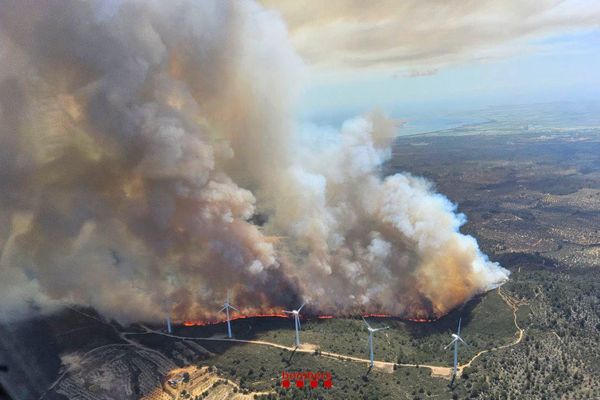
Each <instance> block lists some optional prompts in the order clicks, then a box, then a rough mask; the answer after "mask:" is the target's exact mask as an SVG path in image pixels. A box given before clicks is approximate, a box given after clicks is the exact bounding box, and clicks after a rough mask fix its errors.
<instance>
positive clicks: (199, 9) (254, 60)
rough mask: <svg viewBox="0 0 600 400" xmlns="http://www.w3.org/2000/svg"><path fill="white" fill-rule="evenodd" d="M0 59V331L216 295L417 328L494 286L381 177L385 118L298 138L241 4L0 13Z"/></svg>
mask: <svg viewBox="0 0 600 400" xmlns="http://www.w3.org/2000/svg"><path fill="white" fill-rule="evenodd" d="M0 55H1V58H0V221H1V222H2V223H1V224H0V290H1V291H2V294H3V301H2V302H1V304H0V318H2V319H4V320H11V319H16V318H23V317H26V316H29V315H32V313H46V312H52V311H53V310H56V309H58V308H60V307H62V306H64V305H65V304H78V305H84V306H90V307H93V308H94V309H96V310H98V312H100V313H102V314H103V315H105V316H107V317H110V318H114V319H116V320H118V321H121V322H124V323H127V322H134V321H139V320H143V321H159V320H162V319H163V318H164V315H165V313H167V312H168V313H171V314H172V315H173V318H174V319H176V320H179V321H186V320H187V321H204V320H207V321H212V320H215V319H217V310H218V309H219V302H220V301H222V299H223V297H224V296H225V293H226V291H227V290H229V289H231V290H232V294H233V298H232V300H233V301H234V302H235V304H237V305H238V306H240V307H243V309H245V310H247V312H248V314H279V313H280V312H281V309H282V308H284V307H289V306H290V305H295V304H299V303H300V302H301V299H304V300H306V301H308V302H309V305H308V306H307V307H310V312H312V313H313V314H314V315H340V314H341V315H345V314H350V313H358V312H361V313H369V314H373V315H375V314H385V315H395V316H402V317H405V318H413V319H431V318H436V317H439V316H441V315H444V314H445V313H447V312H448V311H450V310H451V309H452V308H454V307H456V306H458V305H460V304H462V303H464V302H465V301H467V300H469V299H470V298H471V297H472V296H474V295H476V294H478V293H482V292H484V291H486V290H489V289H490V288H493V287H496V286H498V285H500V284H501V283H502V282H504V281H505V280H506V279H507V277H508V271H507V270H505V269H503V268H502V267H501V266H500V265H498V264H497V263H494V262H491V261H489V260H488V258H487V257H486V256H485V255H484V254H482V253H481V252H480V250H479V248H478V245H477V242H476V240H475V239H474V238H473V237H471V236H468V235H465V234H462V233H461V232H460V227H461V225H463V224H464V223H465V220H466V219H465V216H464V215H461V214H459V213H457V212H456V206H455V205H454V204H452V203H451V202H450V201H449V200H448V199H447V198H446V197H444V196H443V195H441V194H439V193H436V191H435V188H434V187H433V185H432V184H431V183H430V182H428V181H427V180H425V179H423V178H420V177H417V176H413V175H411V174H410V173H408V172H407V173H399V174H395V175H392V176H386V177H382V176H381V169H380V166H381V165H382V163H384V162H385V161H386V160H387V159H388V158H389V157H390V149H389V145H390V143H391V140H392V138H393V136H394V134H395V130H396V129H397V126H396V124H395V123H394V121H392V120H389V119H387V118H386V117H384V116H383V115H380V114H378V113H371V114H368V115H365V116H361V117H357V118H355V119H352V120H349V121H346V122H345V123H344V124H343V125H342V127H341V128H340V129H339V131H337V132H335V133H331V132H329V131H328V130H327V131H325V130H321V129H320V128H314V129H313V130H312V131H311V132H308V133H306V132H304V133H303V134H300V132H299V128H298V124H297V123H296V121H295V118H294V115H295V99H296V98H297V95H298V93H299V91H300V90H301V89H302V80H303V78H304V76H305V75H306V74H307V71H306V68H305V67H304V65H303V63H302V60H301V59H300V58H299V57H298V56H297V55H296V54H295V52H294V51H293V49H292V47H291V45H290V44H289V42H288V35H287V32H286V27H285V25H284V23H283V22H282V20H281V19H280V17H279V16H278V14H276V13H274V12H272V11H269V10H267V9H264V8H263V7H262V6H260V5H258V4H256V3H254V2H252V1H223V0H205V1H202V2H198V1H191V0H177V1H169V2H158V1H146V0H143V1H142V0H122V1H116V2H95V1H89V2H88V1H86V2H82V1H76V0H52V1H45V2H35V4H34V2H31V1H22V0H7V1H2V2H1V3H0ZM325 136H327V139H328V140H322V139H323V137H325ZM259 220H260V223H258V222H257V221H259ZM274 237H277V238H280V239H278V240H273V238H274Z"/></svg>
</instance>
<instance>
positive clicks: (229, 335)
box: [219, 292, 240, 338]
mask: <svg viewBox="0 0 600 400" xmlns="http://www.w3.org/2000/svg"><path fill="white" fill-rule="evenodd" d="M229 309H232V310H235V311H237V312H240V310H238V309H237V308H235V307H234V306H232V305H231V304H230V303H229V292H227V300H226V301H225V303H223V308H221V309H220V310H219V312H221V311H225V315H226V316H227V337H228V338H232V337H233V335H232V334H231V319H230V318H229Z"/></svg>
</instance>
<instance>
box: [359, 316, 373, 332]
mask: <svg viewBox="0 0 600 400" xmlns="http://www.w3.org/2000/svg"><path fill="white" fill-rule="evenodd" d="M360 317H361V318H362V320H363V321H364V322H365V325H367V328H369V329H371V325H369V323H368V322H367V320H366V319H365V317H363V316H362V315H361V316H360Z"/></svg>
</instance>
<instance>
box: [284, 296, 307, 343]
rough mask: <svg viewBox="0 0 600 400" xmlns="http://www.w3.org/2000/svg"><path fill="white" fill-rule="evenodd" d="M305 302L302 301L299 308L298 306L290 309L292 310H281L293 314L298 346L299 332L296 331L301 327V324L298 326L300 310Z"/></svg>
mask: <svg viewBox="0 0 600 400" xmlns="http://www.w3.org/2000/svg"><path fill="white" fill-rule="evenodd" d="M305 304H306V302H304V303H302V305H301V306H300V308H298V309H297V310H292V311H287V310H283V312H284V313H286V314H293V315H294V327H295V328H296V347H300V333H298V331H299V330H300V328H301V326H300V310H302V307H304V305H305Z"/></svg>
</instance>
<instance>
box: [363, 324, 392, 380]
mask: <svg viewBox="0 0 600 400" xmlns="http://www.w3.org/2000/svg"><path fill="white" fill-rule="evenodd" d="M362 320H363V321H364V322H365V325H366V326H367V329H368V330H369V360H370V361H371V363H370V366H371V368H373V366H374V365H375V363H374V361H373V333H375V332H379V331H382V330H384V329H389V326H384V327H381V328H371V325H369V323H368V322H367V320H366V319H365V318H364V317H362Z"/></svg>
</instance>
